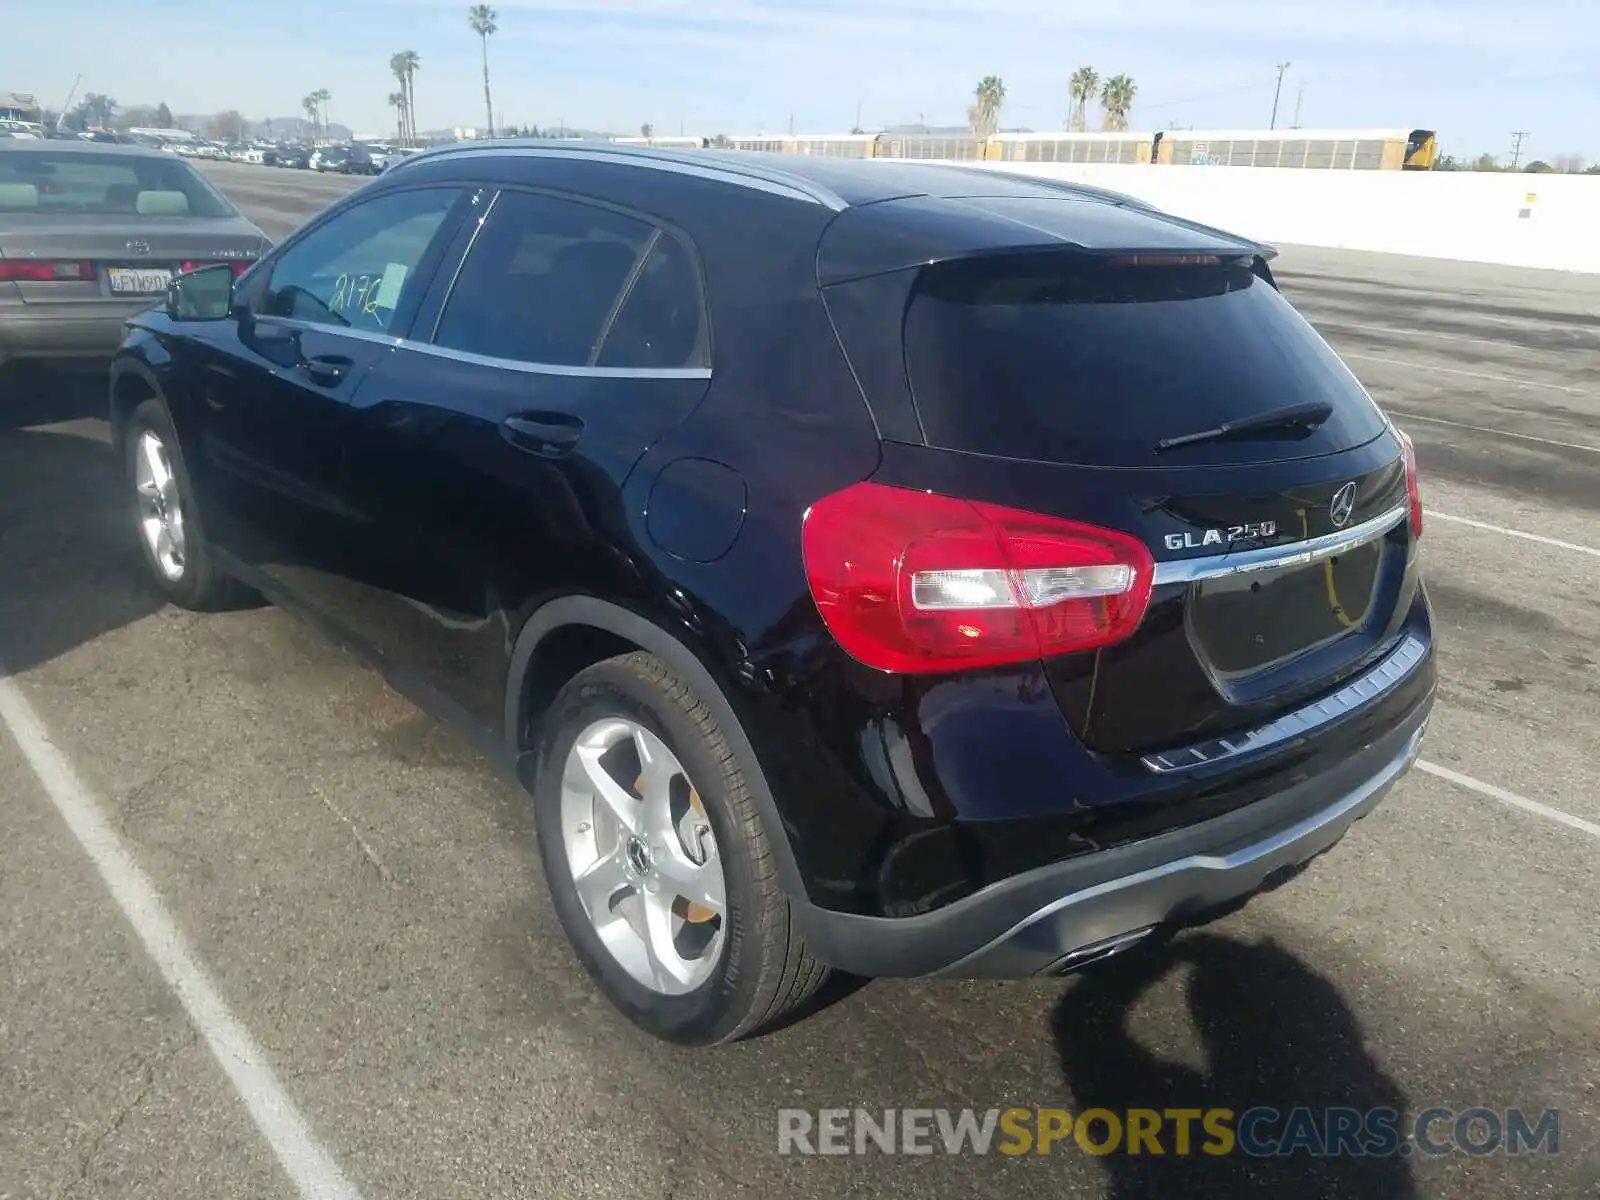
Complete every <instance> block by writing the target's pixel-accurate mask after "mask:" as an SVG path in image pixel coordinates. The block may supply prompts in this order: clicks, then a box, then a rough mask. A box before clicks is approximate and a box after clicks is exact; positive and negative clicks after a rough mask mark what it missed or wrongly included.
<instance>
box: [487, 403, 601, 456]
mask: <svg viewBox="0 0 1600 1200" xmlns="http://www.w3.org/2000/svg"><path fill="white" fill-rule="evenodd" d="M500 434H501V436H502V437H504V438H505V439H506V441H508V442H510V443H511V444H512V445H513V446H515V447H516V448H517V449H519V450H526V451H528V452H529V453H530V454H539V455H543V456H544V457H545V458H559V457H560V456H561V455H563V454H565V453H567V451H569V450H571V449H572V448H573V447H574V446H575V445H577V444H578V439H579V438H580V437H582V436H583V422H582V421H581V420H580V419H579V418H577V417H574V416H572V415H571V414H569V413H555V412H538V413H515V414H513V415H512V416H509V417H507V418H506V419H505V420H504V421H502V422H500Z"/></svg>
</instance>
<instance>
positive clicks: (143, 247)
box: [128, 238, 150, 254]
mask: <svg viewBox="0 0 1600 1200" xmlns="http://www.w3.org/2000/svg"><path fill="white" fill-rule="evenodd" d="M128 253H129V254H149V253H150V243H149V242H141V241H140V240H139V239H138V238H132V239H130V240H129V242H128Z"/></svg>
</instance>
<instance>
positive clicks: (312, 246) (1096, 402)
mask: <svg viewBox="0 0 1600 1200" xmlns="http://www.w3.org/2000/svg"><path fill="white" fill-rule="evenodd" d="M1272 256H1273V251H1272V250H1271V249H1270V248H1268V247H1265V246H1262V245H1260V244H1257V243H1255V242H1251V241H1247V240H1244V239H1241V238H1239V237H1235V236H1233V235H1231V234H1227V233H1223V232H1220V231H1218V230H1216V229H1211V228H1207V227H1205V226H1201V225H1197V224H1195V223H1193V222H1189V221H1184V220H1180V219H1177V218H1175V217H1172V216H1169V215H1166V214H1164V213H1161V212H1159V211H1156V210H1155V209H1153V208H1150V207H1148V206H1146V205H1144V204H1141V203H1138V202H1135V201H1133V200H1130V199H1128V198H1126V197H1121V196H1117V195H1113V194H1109V193H1105V192H1101V191H1097V190H1094V189H1088V188H1081V187H1074V186H1067V185H1062V184H1056V183H1051V182H1046V181H1042V180H1032V179H1027V178H1023V177H1020V176H1013V175H1002V174H996V173H988V172H985V171H982V170H980V169H968V168H960V167H954V166H934V165H919V164H907V163H884V162H875V161H860V162H855V161H845V160H834V159H825V158H820V157H805V158H801V157H782V156H765V155H759V154H753V153H739V152H732V153H716V152H696V151H684V152H670V151H645V150H637V151H635V150H623V149H620V148H614V147H609V146H579V145H574V144H572V143H569V142H561V143H539V142H504V141H501V142H494V143H491V144H488V145H485V146H481V147H449V148H444V149H441V150H438V151H432V152H427V153H422V154H418V155H416V156H414V157H411V158H408V159H406V160H405V161H403V162H401V163H399V164H397V165H396V166H395V167H393V168H391V169H390V170H389V171H388V172H387V173H386V174H384V175H383V176H382V177H380V178H379V179H377V180H374V181H373V182H371V183H369V184H367V185H366V186H364V187H362V188H360V189H358V190H357V191H355V192H353V193H352V194H351V195H349V196H348V197H346V198H344V199H342V200H340V201H339V202H338V203H336V204H334V205H333V206H332V207H330V208H329V209H327V210H326V211H324V212H323V213H321V214H320V215H319V216H318V217H316V218H314V219H313V220H312V221H311V222H310V223H308V224H307V225H305V226H304V227H302V228H301V229H299V230H298V231H296V233H295V234H293V235H292V236H291V237H289V238H288V239H287V240H286V241H285V242H284V243H283V244H281V245H279V246H278V247H276V248H275V249H274V250H273V251H272V252H271V253H269V254H268V255H267V256H265V257H264V258H263V259H262V261H261V262H260V263H259V264H257V265H256V266H255V267H254V268H253V269H252V270H250V271H249V272H248V273H246V274H245V275H244V276H243V277H242V278H240V279H238V280H237V281H236V280H235V279H234V278H233V276H232V274H231V273H230V272H229V270H228V269H227V268H225V267H224V268H218V269H203V270H199V271H196V272H193V273H192V274H189V275H185V276H182V277H180V278H178V279H177V280H176V281H175V282H174V284H173V287H172V289H171V293H170V295H169V297H168V300H167V304H166V306H165V308H164V309H158V310H156V311H153V312H150V313H148V314H145V315H143V316H141V317H139V318H137V319H136V320H135V321H134V323H133V328H132V329H131V330H130V332H129V335H128V337H127V339H126V341H125V343H124V345H123V347H122V350H121V354H120V357H119V358H118V360H117V363H116V366H115V368H114V371H113V373H112V377H111V417H112V426H113V433H114V439H115V445H116V447H117V449H118V452H119V453H120V454H121V455H122V456H123V458H124V460H125V462H126V465H127V470H128V480H129V483H128V486H129V504H130V512H131V515H132V518H133V525H134V529H133V530H132V531H130V532H136V534H137V537H138V540H139V543H140V545H141V546H142V547H143V549H144V557H145V560H146V562H147V565H148V567H149V571H150V573H151V576H152V578H153V579H154V580H155V582H156V584H157V585H158V586H159V587H160V588H161V589H162V590H163V592H164V593H165V594H166V596H167V597H169V598H170V599H171V600H172V601H173V602H175V603H177V604H179V605H183V606H186V607H190V608H196V609H204V608H213V607H217V606H219V605H222V604H228V603H234V602H236V600H237V599H238V598H239V597H241V596H242V597H244V598H246V599H248V598H249V597H251V596H254V595H264V596H266V597H267V598H269V599H271V600H273V601H276V602H278V603H281V604H283V605H285V606H288V607H292V608H294V609H296V610H298V611H300V612H302V613H305V614H308V615H311V616H313V617H314V618H316V619H317V620H318V621H319V622H320V623H321V624H322V625H324V627H326V628H327V629H329V630H330V631H332V632H333V633H334V634H336V635H337V636H339V637H340V638H342V639H344V640H345V641H347V642H348V643H349V644H351V645H353V646H355V647H356V648H358V649H360V650H362V651H364V652H365V653H366V654H367V655H368V656H369V657H370V659H371V660H372V661H373V662H375V663H376V664H377V665H378V666H379V668H380V669H382V670H383V671H384V672H385V673H386V675H387V676H388V678H390V679H391V680H392V681H393V682H394V683H395V684H396V685H397V686H399V687H400V688H402V689H403V690H405V691H406V692H407V693H408V694H410V695H412V696H414V697H416V698H418V699H419V700H420V701H421V702H423V703H424V704H425V705H427V706H428V707H430V708H432V709H433V710H434V711H437V712H442V713H446V714H448V715H451V716H453V717H455V718H457V719H458V720H460V721H461V722H462V723H464V724H465V725H466V726H467V727H468V728H469V729H473V730H477V731H480V732H482V733H484V734H486V735H487V737H485V738H484V739H483V741H484V744H486V745H492V746H493V747H495V748H496V749H497V750H498V751H499V752H500V753H501V755H502V757H503V761H505V762H506V763H507V764H508V765H510V766H511V767H512V768H513V769H514V771H515V774H516V776H517V778H518V779H519V780H520V781H521V783H522V785H523V786H524V787H525V788H526V789H527V791H528V793H529V794H530V796H531V802H532V805H533V809H534V817H535V824H536V826H537V830H538V844H539V851H540V854H541V855H542V858H543V861H544V866H545V874H546V876H547V880H548V884H549V888H550V892H551V897H552V902H553V908H554V911H555V915H556V916H557V917H558V918H559V920H560V921H561V923H562V925H563V926H564V927H565V930H566V932H567V934H568V935H569V936H570V938H571V941H572V943H573V945H574V946H575V947H576V949H577V952H578V954H579V956H580V957H581V959H582V961H583V963H584V964H585V966H586V967H587V969H588V970H589V971H590V972H591V973H592V975H593V976H594V978H595V979H596V980H597V982H598V984H599V986H600V987H601V988H602V989H603V990H604V992H605V993H606V994H607V995H608V996H609V997H610V998H611V1000H612V1001H614V1002H615V1003H616V1005H617V1006H618V1007H619V1008H621V1009H622V1010H623V1011H624V1012H626V1013H627V1014H628V1015H629V1016H630V1017H631V1018H632V1019H633V1020H635V1021H636V1022H638V1023H639V1024H640V1025H642V1026H644V1027H645V1028H647V1029H649V1030H651V1031H653V1032H654V1033H656V1034H658V1035H660V1036H662V1037H666V1038H670V1039H673V1040H677V1041H682V1042H689V1043H701V1044H704V1043H712V1042H719V1041H725V1040H727V1039H731V1038H734V1037H738V1036H741V1035H744V1034H747V1033H750V1032H752V1031H754V1030H757V1029H759V1028H761V1027H763V1026H765V1025H768V1024H770V1023H772V1022H774V1021H776V1020H777V1019H778V1018H779V1017H780V1016H782V1015H783V1014H784V1013H785V1012H787V1011H789V1010H791V1009H792V1008H794V1007H795V1006H796V1005H798V1004H799V1003H800V1002H801V1001H802V1000H804V999H805V998H806V997H807V996H808V995H810V994H811V993H813V992H814V990H815V989H816V988H817V986H818V985H819V983H820V982H821V981H822V979H823V977H824V976H825V974H826V973H827V972H828V970H829V969H830V968H833V969H839V970H842V971H845V972H849V973H854V974H859V975H866V976H885V975H898V976H908V975H930V974H935V975H936V974H949V975H959V976H995V977H1017V976H1029V975H1037V974H1055V973H1060V972H1064V971H1068V970H1072V969H1074V968H1077V967H1079V966H1082V965H1084V964H1086V963H1089V962H1092V961H1094V960H1096V959H1099V958H1102V957H1104V956H1106V955H1108V954H1112V953H1115V952H1116V951H1118V950H1119V949H1121V948H1122V947H1124V946H1128V945H1131V944H1133V943H1135V942H1137V941H1138V940H1140V939H1142V938H1145V937H1147V936H1149V935H1150V934H1151V933H1162V932H1165V931H1168V930H1171V929H1173V928H1176V927H1180V926H1182V925H1184V924H1188V923H1193V922H1197V921H1203V920H1206V919H1208V918H1209V917H1211V916H1212V915H1214V914H1215V913H1217V912H1219V911H1223V910H1226V909H1227V908H1229V907H1231V906H1235V905H1237V904H1238V903H1239V902H1241V901H1242V900H1243V898H1245V897H1248V896H1249V895H1251V894H1253V893H1255V892H1257V891H1259V890H1260V889H1262V888H1263V887H1267V886H1272V885H1275V884H1276V883H1277V882H1279V881H1281V880H1282V879H1283V878H1286V877H1287V876H1288V875H1290V874H1292V873H1293V872H1294V871H1295V870H1297V869H1298V868H1299V867H1300V866H1302V865H1303V864H1304V863H1305V862H1307V861H1308V860H1309V859H1311V858H1312V857H1314V856H1315V855H1317V854H1319V853H1320V852H1322V851H1323V850H1325V849H1327V848H1328V847H1329V846H1331V845H1332V844H1333V843H1334V842H1335V841H1337V840H1338V839H1339V838H1340V836H1341V835H1343V834H1344V832H1345V831H1346V830H1347V829H1348V828H1349V827H1350V825H1351V824H1352V823H1353V822H1355V821H1356V820H1357V819H1358V818H1359V817H1361V816H1363V815H1364V814H1366V813H1367V812H1368V811H1370V810H1371V809H1372V807H1373V806H1374V805H1375V804H1377V803H1378V801H1379V800H1380V799H1381V798H1382V796H1383V795H1384V794H1385V793H1386V792H1387V791H1388V789H1389V788H1390V787H1391V786H1392V785H1393V784H1394V782H1395V781H1396V780H1397V779H1398V778H1399V777H1400V776H1401V775H1402V774H1403V773H1404V772H1405V771H1406V770H1407V768H1408V767H1409V766H1410V765H1411V763H1412V761H1413V760H1414V758H1415V756H1416V753H1417V748H1418V743H1419V741H1420V739H1421V737H1422V733H1423V728H1424V726H1425V724H1426V722H1427V719H1428V714H1429V710H1430V707H1431V704H1432V699H1433V689H1434V666H1433V635H1432V630H1431V626H1430V618H1429V608H1428V602H1427V599H1426V596H1425V593H1424V591H1423V587H1422V583H1421V580H1420V579H1419V577H1418V550H1417V547H1418V539H1419V536H1420V535H1421V532H1422V509H1421V505H1420V501H1419V498H1418V490H1417V479H1416V467H1415V459H1414V456H1413V452H1412V448H1411V445H1410V442H1409V441H1408V440H1407V438H1406V437H1405V435H1404V434H1402V433H1400V432H1399V431H1398V430H1397V429H1396V428H1395V427H1394V426H1393V425H1392V424H1391V423H1390V422H1389V421H1388V420H1387V419H1386V418H1385V417H1384V415H1383V414H1382V413H1381V412H1380V411H1379V409H1378V408H1377V406H1376V405H1375V404H1374V403H1373V401H1372V400H1371V398H1370V397H1369V396H1368V395H1367V393H1366V392H1365V391H1364V390H1363V388H1362V387H1361V385H1360V384H1359V383H1358V382H1357V381H1356V379H1355V378H1354V377H1353V376H1352V375H1351V373H1350V372H1349V371H1348V370H1347V369H1346V368H1345V366H1344V365H1343V364H1342V363H1341V361H1340V360H1339V358H1338V357H1337V356H1336V355H1335V354H1334V353H1333V352H1332V351H1331V350H1330V349H1329V347H1328V346H1327V345H1326V344H1325V343H1324V342H1323V340H1322V339H1321V338H1320V337H1319V336H1318V335H1317V334H1316V333H1315V332H1314V331H1313V330H1312V329H1311V327H1310V326H1309V325H1308V324H1307V323H1306V322H1305V321H1304V320H1303V319H1302V318H1301V317H1300V316H1299V315H1298V314H1297V313H1296V311H1295V310H1294V309H1293V308H1292V307H1291V306H1290V304H1289V303H1288V302H1287V301H1286V300H1285V299H1284V298H1283V296H1282V295H1280V294H1279V291H1278V289H1277V287H1276V285H1275V283H1274V281H1273V277H1272V272H1271V269H1270V267H1269V260H1270V259H1271V258H1272ZM1241 986H1248V981H1241Z"/></svg>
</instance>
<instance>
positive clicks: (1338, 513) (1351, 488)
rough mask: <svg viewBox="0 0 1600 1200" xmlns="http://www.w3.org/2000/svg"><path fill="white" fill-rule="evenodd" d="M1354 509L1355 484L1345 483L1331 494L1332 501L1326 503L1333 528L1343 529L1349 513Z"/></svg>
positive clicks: (1348, 519)
mask: <svg viewBox="0 0 1600 1200" xmlns="http://www.w3.org/2000/svg"><path fill="white" fill-rule="evenodd" d="M1355 510H1356V485H1355V484H1354V483H1347V484H1345V485H1344V486H1343V487H1342V488H1340V489H1339V490H1338V491H1337V492H1335V493H1334V494H1333V503H1331V504H1329V505H1328V516H1329V517H1330V518H1332V520H1333V527H1334V528H1335V529H1343V528H1344V527H1345V525H1346V524H1348V523H1349V521H1350V514H1351V513H1353V512H1355Z"/></svg>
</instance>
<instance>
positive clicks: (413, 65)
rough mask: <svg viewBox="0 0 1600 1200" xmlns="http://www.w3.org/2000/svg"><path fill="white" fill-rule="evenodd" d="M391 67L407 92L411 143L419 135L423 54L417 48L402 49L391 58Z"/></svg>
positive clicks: (407, 112)
mask: <svg viewBox="0 0 1600 1200" xmlns="http://www.w3.org/2000/svg"><path fill="white" fill-rule="evenodd" d="M389 67H390V69H391V70H393V71H394V73H395V74H396V75H397V76H398V77H399V79H400V87H401V89H402V90H403V91H404V92H405V94H406V124H407V126H408V127H409V129H410V136H411V143H412V144H413V145H415V144H416V142H417V141H418V135H417V72H418V71H420V70H421V69H422V55H420V54H418V53H417V52H416V51H415V50H402V51H400V53H399V54H396V55H395V56H394V57H393V58H391V59H390V60H389Z"/></svg>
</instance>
